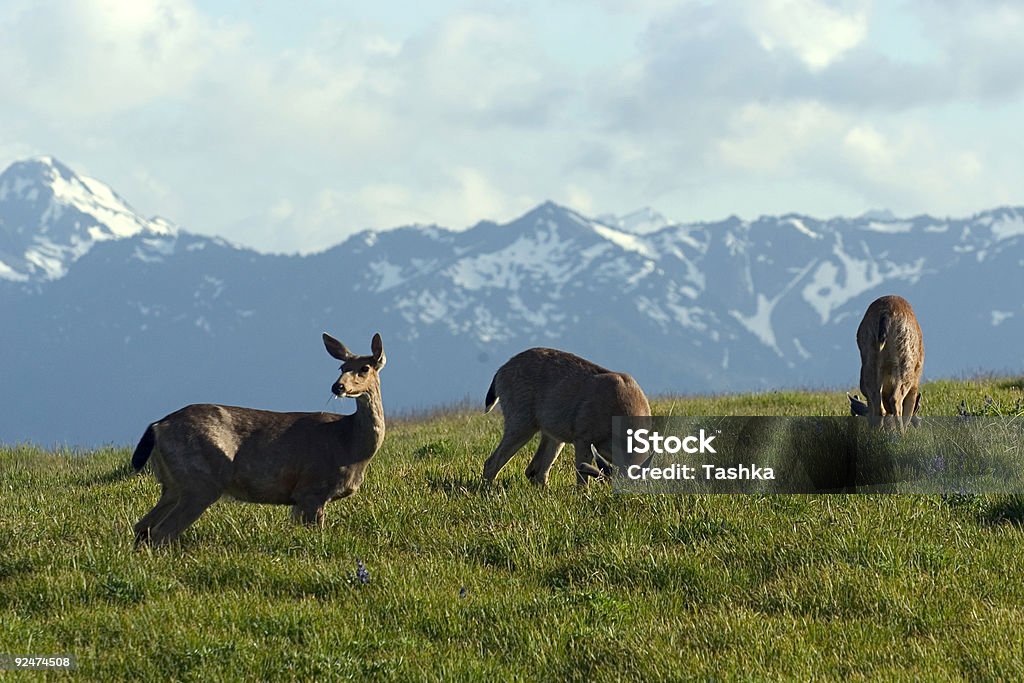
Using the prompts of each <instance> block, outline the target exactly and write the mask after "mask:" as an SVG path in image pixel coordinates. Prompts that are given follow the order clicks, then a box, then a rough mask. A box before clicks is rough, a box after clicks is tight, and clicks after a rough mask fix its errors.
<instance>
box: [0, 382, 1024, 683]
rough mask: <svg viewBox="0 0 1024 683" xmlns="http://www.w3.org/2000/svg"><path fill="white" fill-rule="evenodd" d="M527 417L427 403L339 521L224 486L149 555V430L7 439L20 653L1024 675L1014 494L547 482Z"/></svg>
mask: <svg viewBox="0 0 1024 683" xmlns="http://www.w3.org/2000/svg"><path fill="white" fill-rule="evenodd" d="M924 391H925V410H926V411H927V412H928V413H929V414H956V413H957V411H958V410H960V409H961V404H962V403H964V404H965V405H967V406H968V407H970V408H971V409H977V410H981V409H988V410H991V409H992V407H991V406H993V405H995V406H1000V407H1006V406H1013V405H1014V404H1015V403H1014V402H1015V401H1017V400H1018V399H1020V398H1021V385H1020V383H1019V382H1013V381H1007V380H999V379H985V380H975V381H963V382H934V383H931V384H929V385H928V386H926V387H925V389H924ZM986 397H991V398H992V401H991V402H990V403H989V404H988V406H989V407H988V408H984V407H985V406H986V401H985V399H986ZM654 409H655V412H657V413H659V414H676V415H680V414H690V415H693V414H706V415H732V414H782V415H836V414H844V413H846V411H847V410H848V404H847V402H846V398H845V396H843V395H842V394H821V393H797V392H786V393H768V394H756V395H738V396H722V397H714V398H670V399H665V400H661V401H656V402H655V404H654ZM500 434H501V419H500V417H498V416H494V415H490V416H484V415H481V414H478V413H477V412H455V413H448V414H443V415H438V416H433V417H431V418H429V419H424V420H422V421H410V420H403V421H400V422H397V423H395V424H393V425H391V426H390V427H389V432H388V436H387V440H386V442H385V445H384V447H383V449H382V450H381V452H380V453H378V455H377V456H376V458H375V459H374V461H373V463H372V465H371V466H370V470H369V472H368V474H367V480H366V483H365V484H364V485H363V488H362V490H361V491H360V492H359V493H358V494H357V495H356V496H355V497H353V498H351V499H348V500H344V501H339V502H336V503H332V504H331V505H329V506H328V508H327V527H326V529H324V530H323V531H319V530H313V529H306V528H303V527H298V526H295V525H293V524H292V523H291V522H290V520H289V518H288V511H287V510H286V509H285V508H281V507H270V506H258V505H243V504H238V503H231V502H222V503H219V504H217V505H215V506H214V507H213V508H211V509H210V510H209V511H207V512H206V514H204V515H203V517H201V518H200V520H199V521H198V522H197V523H196V524H195V525H194V526H193V527H191V528H190V529H189V530H188V531H187V532H186V533H185V534H184V535H183V537H182V540H181V542H180V543H179V544H176V545H174V546H172V547H169V548H166V549H162V550H157V551H150V550H142V551H138V552H137V551H134V550H133V549H132V543H131V541H132V533H131V527H132V524H134V522H135V521H136V520H137V519H138V518H139V517H141V516H142V514H144V513H145V512H146V511H147V510H148V509H149V508H150V507H151V506H152V504H153V503H154V502H155V501H156V498H157V495H158V485H157V484H156V482H155V481H154V480H153V478H152V477H151V476H150V475H148V474H145V475H143V476H132V475H130V474H129V472H128V467H127V461H128V457H129V450H128V449H127V448H109V449H102V450H99V451H96V452H93V453H89V454H81V453H75V452H45V451H42V450H39V449H36V448H32V447H25V446H16V447H5V448H0V653H3V652H7V653H11V654H54V653H71V654H74V655H75V656H76V657H77V659H78V666H79V674H83V675H84V676H85V677H87V678H90V679H101V680H102V679H118V680H121V679H126V678H128V677H131V678H140V679H143V680H203V681H207V680H239V679H244V680H269V679H275V680H276V679H283V680H311V679H320V680H326V679H355V680H365V679H367V678H369V679H391V680H436V679H441V678H443V679H446V680H447V679H452V680H477V679H499V680H506V679H516V678H519V679H526V680H552V679H575V680H622V679H635V680H655V679H702V680H707V679H710V678H714V679H746V680H749V679H765V678H770V679H778V678H795V679H811V678H815V679H828V680H831V679H838V678H855V679H864V678H885V679H900V680H907V679H911V678H927V679H934V678H940V679H954V678H957V679H959V678H973V679H989V680H998V679H1004V680H1011V679H1016V678H1018V677H1019V676H1020V674H1021V671H1024V578H1022V573H1021V571H1020V566H1021V563H1022V559H1024V550H1022V541H1024V538H1022V530H1021V528H1020V525H1019V520H1020V519H1021V515H1020V514H1018V512H1019V509H1018V507H1016V506H1017V503H1016V502H1015V501H1013V500H1007V499H999V500H996V499H992V500H988V499H985V500H980V501H979V500H972V501H971V502H970V504H962V503H959V502H957V501H951V500H943V499H940V498H938V497H926V496H845V497H844V496H764V497H755V496H646V497H643V496H626V495H616V494H613V493H611V492H610V490H609V489H608V488H607V487H603V486H591V487H589V488H586V489H583V490H578V489H577V488H576V487H575V486H574V475H573V472H572V467H571V464H570V463H571V453H567V454H563V455H562V458H561V460H560V461H559V462H558V463H556V465H555V467H554V468H553V470H552V483H551V485H550V487H549V488H547V489H544V490H542V489H537V488H535V487H533V486H531V485H530V484H529V483H528V482H527V481H526V479H525V477H524V476H523V474H522V470H523V468H524V467H525V465H526V462H527V460H528V456H529V454H528V453H525V452H524V453H522V454H520V455H519V456H517V457H516V458H515V459H513V460H512V462H511V463H510V464H509V466H508V468H507V469H506V470H505V471H503V472H502V474H501V475H500V476H499V479H498V481H497V482H496V483H495V484H494V485H492V486H484V485H482V484H481V482H480V472H481V468H482V466H483V461H484V459H485V458H486V456H487V455H488V454H489V453H490V450H491V449H492V448H493V447H494V445H495V444H496V443H497V441H498V439H499V437H500ZM531 447H535V444H531V446H528V447H527V449H530V448H531ZM567 450H570V449H567ZM357 563H361V565H360V564H357ZM360 566H362V567H363V568H364V570H363V571H362V572H360V569H359V568H360ZM8 675H9V676H11V677H12V678H14V677H15V675H11V674H8ZM46 675H47V674H44V673H35V674H33V673H19V674H17V675H16V677H17V678H18V679H19V680H20V679H21V678H25V679H31V678H32V677H42V676H46ZM51 675H52V674H51Z"/></svg>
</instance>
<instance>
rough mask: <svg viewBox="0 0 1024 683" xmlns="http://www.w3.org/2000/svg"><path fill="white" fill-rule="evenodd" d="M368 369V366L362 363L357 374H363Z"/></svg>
mask: <svg viewBox="0 0 1024 683" xmlns="http://www.w3.org/2000/svg"><path fill="white" fill-rule="evenodd" d="M369 371H370V366H369V365H364V366H363V367H362V368H360V369H359V374H360V375H365V374H366V373H368V372H369Z"/></svg>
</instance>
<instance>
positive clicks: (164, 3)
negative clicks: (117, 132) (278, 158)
mask: <svg viewBox="0 0 1024 683" xmlns="http://www.w3.org/2000/svg"><path fill="white" fill-rule="evenodd" d="M2 21H3V23H2V25H0V33H3V35H5V36H6V37H5V40H4V41H3V42H2V43H0V61H2V62H3V63H4V65H5V68H4V69H3V70H2V74H3V75H0V88H2V89H3V90H4V91H6V93H7V95H8V96H11V97H17V98H19V99H20V100H21V101H22V102H23V103H24V104H25V105H27V106H29V107H32V108H33V109H35V110H36V111H37V112H41V113H46V114H50V115H52V114H53V113H54V112H55V111H67V110H69V109H70V110H72V111H73V112H74V114H75V115H76V116H99V115H104V114H110V113H112V112H117V111H121V110H125V109H129V108H132V107H137V106H140V105H144V104H146V103H149V102H151V101H153V100H154V99H159V98H163V97H170V98H175V97H177V96H178V95H180V94H181V93H182V91H183V89H184V88H186V87H187V86H188V85H189V84H190V83H191V82H192V81H193V79H195V78H196V76H197V75H199V74H200V73H201V72H202V71H203V70H204V69H208V68H210V67H211V66H212V64H213V63H214V61H215V59H216V58H217V56H218V55H219V54H220V53H221V52H222V51H224V50H233V49H235V48H236V47H237V45H238V43H239V42H240V40H241V39H242V38H243V36H244V35H245V32H244V31H243V30H241V29H239V28H232V29H227V28H225V27H219V26H215V25H214V24H213V23H212V22H210V21H209V20H208V19H207V18H205V17H204V16H203V15H202V14H201V13H200V12H199V11H197V10H196V8H195V7H194V6H193V5H192V3H190V2H187V1H186V0H95V1H87V0H68V1H63V0H62V1H60V2H57V1H55V0H49V1H44V2H40V3H36V4H32V5H28V6H25V7H24V8H22V9H21V10H20V11H18V12H14V13H11V14H8V15H7V16H5V17H4V18H3V20H2Z"/></svg>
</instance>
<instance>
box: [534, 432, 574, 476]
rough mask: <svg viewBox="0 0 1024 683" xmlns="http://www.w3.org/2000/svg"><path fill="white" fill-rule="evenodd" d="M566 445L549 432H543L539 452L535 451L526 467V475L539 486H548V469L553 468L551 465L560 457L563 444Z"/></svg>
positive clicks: (538, 447)
mask: <svg viewBox="0 0 1024 683" xmlns="http://www.w3.org/2000/svg"><path fill="white" fill-rule="evenodd" d="M564 445H565V444H564V443H562V442H561V441H559V440H558V439H555V438H552V437H550V436H548V435H547V434H543V433H542V434H541V437H540V445H539V446H537V452H536V453H534V455H533V460H531V461H530V464H529V465H528V466H527V467H526V476H527V477H528V478H529V480H530V481H532V482H533V483H534V484H536V485H538V486H547V484H548V471H550V470H551V465H553V464H554V462H555V459H556V458H558V454H559V453H561V452H562V446H564Z"/></svg>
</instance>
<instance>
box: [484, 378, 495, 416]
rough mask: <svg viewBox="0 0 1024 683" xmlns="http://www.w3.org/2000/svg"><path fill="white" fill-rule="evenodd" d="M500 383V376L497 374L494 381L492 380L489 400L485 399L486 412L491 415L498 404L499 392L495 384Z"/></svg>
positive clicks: (488, 395) (488, 391)
mask: <svg viewBox="0 0 1024 683" xmlns="http://www.w3.org/2000/svg"><path fill="white" fill-rule="evenodd" d="M497 381H498V375H497V373H495V375H494V379H492V380H491V386H490V388H489V389H488V390H487V398H485V399H484V412H485V413H489V412H491V410H492V409H493V408H494V404H495V403H497V402H498V391H497V389H495V388H494V383H495V382H497Z"/></svg>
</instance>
